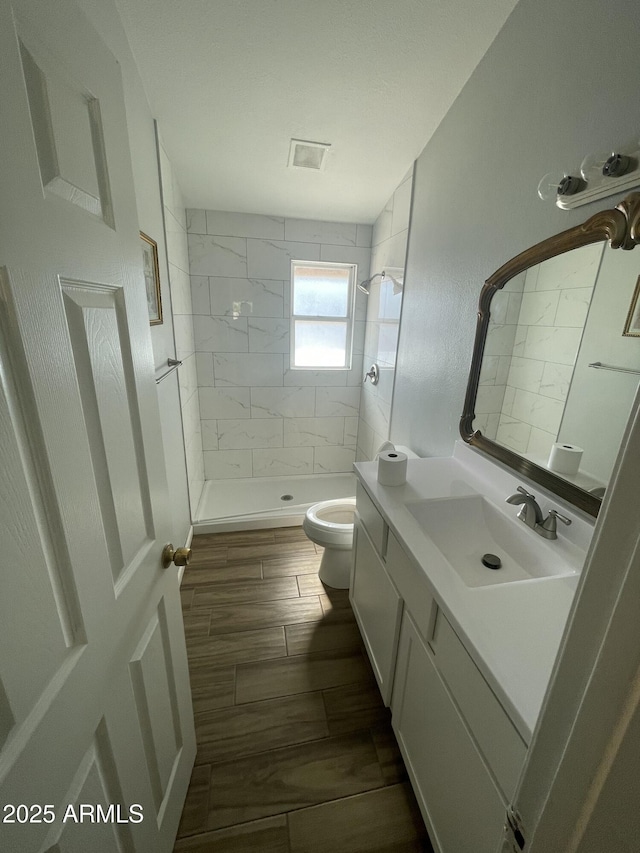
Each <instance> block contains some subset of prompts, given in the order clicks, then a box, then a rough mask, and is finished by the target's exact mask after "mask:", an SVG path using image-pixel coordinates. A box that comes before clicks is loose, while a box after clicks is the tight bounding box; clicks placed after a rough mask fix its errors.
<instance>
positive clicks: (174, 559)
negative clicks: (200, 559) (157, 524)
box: [161, 543, 191, 569]
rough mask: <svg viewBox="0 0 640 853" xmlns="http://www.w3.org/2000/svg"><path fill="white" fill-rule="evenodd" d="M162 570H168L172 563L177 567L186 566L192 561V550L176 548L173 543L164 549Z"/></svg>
mask: <svg viewBox="0 0 640 853" xmlns="http://www.w3.org/2000/svg"><path fill="white" fill-rule="evenodd" d="M161 559H162V568H163V569H168V568H169V566H170V565H171V563H173V564H174V565H176V566H186V565H188V563H189V560H190V559H191V548H176V549H175V550H174V547H173V545H172V544H171V543H169V544H168V545H165V546H164V548H163V549H162V558H161Z"/></svg>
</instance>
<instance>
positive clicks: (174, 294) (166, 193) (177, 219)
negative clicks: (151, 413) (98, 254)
mask: <svg viewBox="0 0 640 853" xmlns="http://www.w3.org/2000/svg"><path fill="white" fill-rule="evenodd" d="M160 178H161V183H162V198H163V204H164V222H165V235H166V240H167V259H168V262H169V288H170V292H171V312H172V314H173V333H174V336H175V343H176V358H178V359H180V361H182V366H181V367H180V369H179V370H178V383H179V389H180V408H181V412H182V432H183V436H184V447H185V457H186V465H187V480H188V485H189V504H190V508H191V517H192V518H194V517H195V514H196V510H197V507H198V503H199V501H200V496H201V494H202V489H203V486H204V460H203V456H202V438H201V429H200V403H199V399H198V380H197V376H196V352H195V340H194V335H193V322H192V316H191V314H192V307H191V288H190V282H189V252H188V247H187V224H186V212H185V207H184V203H183V201H182V193H181V192H180V187H179V186H178V182H177V181H176V179H175V175H174V172H173V167H172V166H171V162H170V161H169V158H168V157H167V154H166V152H165V150H164V148H163V147H162V146H160ZM165 310H168V306H165Z"/></svg>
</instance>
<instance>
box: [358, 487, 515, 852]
mask: <svg viewBox="0 0 640 853" xmlns="http://www.w3.org/2000/svg"><path fill="white" fill-rule="evenodd" d="M356 498H357V514H356V523H355V533H354V562H353V569H352V575H351V590H350V598H351V603H352V607H353V610H354V613H355V616H356V619H357V621H358V625H359V627H360V631H361V633H362V636H363V639H364V643H365V646H366V648H367V652H368V654H369V658H370V660H371V663H372V666H373V669H374V672H375V675H376V678H377V679H378V684H379V686H380V691H381V693H382V696H383V699H384V701H385V703H386V704H390V705H391V712H392V725H393V728H394V731H395V734H396V738H397V740H398V743H399V745H400V749H401V751H402V754H403V757H404V760H405V763H406V765H407V769H408V771H409V775H410V778H411V782H412V784H413V788H414V791H415V793H416V797H417V800H418V803H419V804H420V808H421V810H422V813H423V816H424V818H425V822H426V824H427V827H428V829H429V832H430V834H431V835H432V841H433V843H434V847H435V849H436V850H437V851H438V853H495V851H496V849H497V848H498V844H499V841H500V838H501V835H502V827H503V824H504V820H505V814H506V808H507V805H508V803H509V802H510V801H511V798H512V797H513V794H514V791H515V786H516V783H517V779H518V775H519V773H520V770H521V768H522V764H523V762H524V757H525V753H526V744H525V743H524V741H523V740H522V738H521V737H520V735H519V733H518V731H517V730H516V728H515V727H514V725H513V723H512V722H511V720H510V718H509V716H508V714H507V713H506V711H505V710H504V708H503V707H502V705H501V704H500V702H499V701H498V699H497V697H496V695H495V694H494V693H493V691H492V689H491V688H490V687H489V685H488V684H487V682H486V680H485V678H484V676H483V675H482V673H481V672H480V670H479V669H478V667H477V666H476V664H475V663H474V661H473V659H472V657H471V656H470V654H469V653H468V651H467V649H466V648H465V646H464V644H463V643H462V642H461V640H460V638H459V637H458V636H457V634H456V631H455V630H454V628H453V627H452V625H451V623H450V622H449V620H448V619H447V618H446V615H445V613H444V612H443V610H442V609H441V608H440V606H439V603H438V591H437V589H433V588H432V586H431V584H430V582H429V581H428V580H427V577H426V575H425V573H424V572H423V571H421V570H420V569H419V568H418V566H416V564H415V563H414V562H413V560H412V559H410V558H409V556H408V554H407V553H406V552H405V550H404V548H403V547H402V545H401V544H400V542H399V541H398V539H397V538H396V537H395V535H394V534H393V532H392V531H390V530H389V528H388V526H387V524H386V522H385V520H384V518H383V516H382V514H381V513H380V512H379V511H378V509H377V507H376V506H375V505H374V503H373V501H372V500H371V498H370V497H369V495H368V494H367V493H366V492H365V491H364V488H363V487H362V486H361V485H360V484H359V487H358V492H357V496H356Z"/></svg>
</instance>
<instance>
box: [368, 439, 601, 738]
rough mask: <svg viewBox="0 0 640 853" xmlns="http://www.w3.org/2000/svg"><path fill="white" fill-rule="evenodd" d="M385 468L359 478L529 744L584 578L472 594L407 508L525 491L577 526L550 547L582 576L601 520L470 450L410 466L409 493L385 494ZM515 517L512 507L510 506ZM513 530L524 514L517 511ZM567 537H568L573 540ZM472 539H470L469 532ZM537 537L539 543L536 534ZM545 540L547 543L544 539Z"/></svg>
mask: <svg viewBox="0 0 640 853" xmlns="http://www.w3.org/2000/svg"><path fill="white" fill-rule="evenodd" d="M377 468H378V466H377V462H360V463H358V464H356V465H355V470H356V473H357V475H358V477H359V479H360V481H361V482H362V484H363V486H364V487H365V489H366V491H367V492H368V494H369V495H370V497H371V498H372V499H373V501H374V503H375V504H376V505H377V507H378V509H379V510H380V512H381V513H382V515H383V516H384V518H385V520H386V522H387V523H388V524H389V527H390V528H391V530H392V531H393V533H394V534H395V536H396V537H397V539H398V540H399V542H400V543H401V544H402V545H403V547H404V548H405V550H406V552H407V554H408V556H409V557H411V558H412V560H413V562H414V563H415V564H416V566H417V567H418V570H419V571H422V572H423V573H424V574H425V575H426V578H427V580H428V582H429V584H430V585H431V587H432V589H433V591H434V593H435V598H436V599H437V602H438V604H439V605H440V606H441V607H442V610H443V612H444V613H445V615H446V616H447V618H448V619H449V621H450V622H451V624H452V626H453V628H454V629H455V631H456V633H458V635H459V636H460V638H461V640H462V641H463V642H464V644H465V647H466V648H467V651H468V652H469V654H470V655H471V656H472V658H473V660H474V661H475V663H476V665H477V666H478V668H479V669H480V670H481V672H482V674H483V675H484V677H485V678H486V680H487V682H488V683H489V685H490V686H491V688H492V689H493V690H494V692H495V694H496V696H497V697H498V699H499V700H500V702H501V703H502V705H503V706H504V708H505V710H506V711H507V713H508V714H509V716H510V717H511V719H512V721H513V723H514V725H515V726H516V728H517V729H518V731H519V732H520V734H521V736H522V737H523V739H524V740H525V741H526V742H527V743H529V742H530V740H531V736H532V733H533V730H534V728H535V725H536V721H537V719H538V716H539V713H540V708H541V705H542V700H543V698H544V694H545V692H546V689H547V685H548V683H549V678H550V675H551V670H552V668H553V664H554V661H555V658H556V655H557V652H558V648H559V646H560V641H561V638H562V634H563V631H564V627H565V624H566V621H567V616H568V614H569V609H570V607H571V604H572V601H573V598H574V594H575V590H576V587H577V585H578V581H579V575H578V574H576V575H575V576H572V577H547V578H539V579H532V580H526V581H520V582H518V583H499V584H492V585H490V586H481V587H468V586H466V585H465V584H464V583H463V581H462V580H461V579H460V578H459V577H458V575H457V573H456V572H455V571H452V569H451V567H450V566H449V565H448V564H447V563H446V561H445V560H444V559H443V557H442V555H441V554H440V552H439V551H438V549H437V548H436V547H435V545H434V544H433V543H432V542H431V541H430V540H428V538H427V536H426V534H425V533H424V532H423V531H422V530H421V529H420V527H419V525H418V523H417V521H416V520H415V519H414V518H413V516H412V515H411V513H410V512H409V510H408V509H407V508H406V504H407V503H410V502H412V501H416V500H424V499H427V498H439V497H449V496H459V495H467V494H477V493H479V494H483V495H485V496H486V497H487V498H488V499H489V500H491V501H492V502H493V503H495V504H497V505H499V504H500V502H503V501H504V500H505V498H506V497H507V496H508V495H510V494H512V493H513V492H515V489H516V486H517V485H520V484H524V485H525V486H526V488H528V489H529V490H530V491H532V492H533V493H534V494H536V496H537V498H538V502H539V503H540V505H541V507H542V509H543V511H545V513H546V511H547V510H548V509H549V508H551V507H557V508H559V509H560V511H561V512H562V513H563V514H566V515H568V516H569V517H571V519H572V521H573V524H572V525H571V526H570V527H567V528H565V527H564V525H558V526H559V527H563V530H558V539H557V540H554V541H553V542H549V543H546V542H545V545H546V546H548V547H553V548H558V549H560V551H561V552H562V554H563V556H564V557H566V558H567V560H568V561H569V562H570V563H572V564H573V565H574V566H575V567H576V568H581V567H582V564H583V562H584V557H585V553H586V549H587V547H588V544H589V541H590V539H591V535H592V533H593V524H594V520H593V519H589V518H587V517H586V516H585V515H584V514H583V513H581V512H579V511H578V510H576V509H575V508H573V507H570V506H568V505H567V504H564V503H563V502H561V501H559V500H557V499H556V498H555V496H553V495H550V494H549V493H545V492H544V490H542V489H541V488H540V487H539V486H537V485H535V484H532V483H529V482H528V481H527V480H526V479H524V478H522V477H520V476H518V475H514V474H513V473H512V472H510V471H507V470H506V469H504V468H502V467H501V466H498V465H496V464H495V463H494V462H493V461H491V460H489V459H487V458H484V457H482V456H481V455H480V454H479V453H478V452H477V451H475V450H474V449H473V448H470V447H468V446H467V445H465V444H464V443H462V442H458V443H457V444H456V450H455V452H454V455H453V456H452V457H448V458H429V459H410V460H409V462H408V466H407V482H406V484H405V485H403V486H382V485H380V483H378V481H377ZM510 509H511V508H510ZM512 509H513V513H514V524H516V523H517V524H520V523H521V522H519V521H517V520H516V519H515V514H516V512H517V509H518V508H517V507H515V506H514V507H512ZM564 530H566V531H567V533H566V534H565V533H564ZM461 535H464V531H461ZM532 535H533V536H535V535H536V534H534V533H533V532H532ZM541 541H543V542H544V540H541Z"/></svg>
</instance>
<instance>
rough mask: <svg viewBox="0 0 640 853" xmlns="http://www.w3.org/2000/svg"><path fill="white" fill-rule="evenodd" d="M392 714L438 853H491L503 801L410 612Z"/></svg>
mask: <svg viewBox="0 0 640 853" xmlns="http://www.w3.org/2000/svg"><path fill="white" fill-rule="evenodd" d="M391 711H392V718H391V719H392V725H393V729H394V731H395V733H396V737H397V739H398V744H399V745H400V749H401V751H402V754H403V756H404V759H405V763H406V765H407V770H408V771H409V775H410V777H411V781H412V783H413V788H414V791H415V794H416V797H417V799H418V802H419V804H420V806H421V808H422V811H423V814H424V815H425V819H426V823H427V826H428V828H429V830H430V835H431V840H432V842H433V844H434V846H435V848H436V850H439V851H441V853H495V851H496V849H497V847H498V842H499V840H500V837H501V831H502V825H503V822H504V816H505V803H504V801H503V799H502V797H501V796H500V793H499V792H498V790H497V788H496V786H495V784H494V782H493V780H492V778H491V776H490V774H489V771H488V770H487V768H486V766H485V764H484V762H483V760H482V758H481V757H480V754H479V753H478V750H477V749H476V746H475V744H474V742H473V740H472V738H471V736H470V734H469V732H468V731H467V728H466V725H465V723H464V721H463V719H462V717H461V716H460V714H459V712H458V710H457V708H456V706H455V704H454V702H453V700H452V698H451V697H450V695H449V692H448V690H447V688H446V686H445V684H444V682H443V680H442V678H441V676H440V674H439V673H438V671H437V669H436V665H435V662H434V659H433V655H432V653H431V652H430V649H429V647H428V646H427V644H426V643H425V642H424V641H423V639H422V638H421V637H420V634H419V633H418V630H417V628H416V627H415V625H414V623H413V620H412V619H411V616H410V615H409V614H408V613H405V616H404V618H403V620H402V632H401V636H400V645H399V649H398V660H397V665H396V677H395V686H394V689H393V700H392V704H391Z"/></svg>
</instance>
